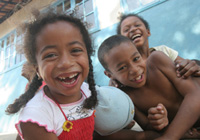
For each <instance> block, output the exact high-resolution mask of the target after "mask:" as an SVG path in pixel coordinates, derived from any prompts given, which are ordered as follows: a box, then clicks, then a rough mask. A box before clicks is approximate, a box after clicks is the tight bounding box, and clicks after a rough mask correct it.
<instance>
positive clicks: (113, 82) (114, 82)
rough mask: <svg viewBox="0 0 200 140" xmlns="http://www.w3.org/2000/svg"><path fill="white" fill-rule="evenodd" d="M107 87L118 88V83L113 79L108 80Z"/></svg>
mask: <svg viewBox="0 0 200 140" xmlns="http://www.w3.org/2000/svg"><path fill="white" fill-rule="evenodd" d="M109 86H113V87H116V88H118V86H119V85H118V83H117V81H116V80H115V79H112V78H110V81H109Z"/></svg>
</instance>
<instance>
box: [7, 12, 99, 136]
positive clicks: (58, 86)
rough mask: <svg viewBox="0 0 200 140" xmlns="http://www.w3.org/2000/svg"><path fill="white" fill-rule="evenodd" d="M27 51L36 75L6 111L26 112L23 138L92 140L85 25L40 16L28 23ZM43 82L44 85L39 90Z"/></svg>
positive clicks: (90, 71)
mask: <svg viewBox="0 0 200 140" xmlns="http://www.w3.org/2000/svg"><path fill="white" fill-rule="evenodd" d="M23 47H24V48H23V49H24V53H25V56H26V58H27V60H28V62H29V63H30V64H32V65H34V67H35V70H36V72H37V74H36V75H35V76H34V78H33V80H32V81H31V83H30V85H29V87H28V90H27V91H26V92H25V93H24V94H22V95H21V96H20V97H19V98H18V99H16V100H15V102H14V103H13V104H10V105H9V106H8V108H7V110H6V112H7V113H9V114H14V113H17V112H18V111H19V110H20V109H21V108H22V111H21V112H20V115H19V122H18V123H17V124H16V128H17V130H18V133H19V135H20V136H21V139H27V140H47V139H48V140H57V139H70V140H77V139H81V140H92V139H93V131H94V109H93V108H94V107H95V106H96V104H97V96H96V95H97V93H96V89H95V82H94V79H93V67H92V61H91V58H90V56H91V54H92V52H93V50H92V46H91V40H90V37H89V34H88V32H87V30H86V28H85V26H84V25H83V24H82V23H81V21H80V20H79V19H76V18H73V17H71V16H67V15H64V14H63V15H57V14H54V13H47V14H43V15H39V16H38V17H37V18H36V20H34V21H33V22H30V23H29V24H28V27H27V30H26V36H25V44H24V46H23ZM86 78H87V81H88V83H89V85H88V84H87V83H85V82H84V81H85V80H86ZM43 80H44V81H45V83H46V86H44V87H43V88H42V89H41V90H39V91H37V90H38V88H39V87H40V86H41V85H42V81H43ZM36 92H37V94H36ZM23 107H24V108H23Z"/></svg>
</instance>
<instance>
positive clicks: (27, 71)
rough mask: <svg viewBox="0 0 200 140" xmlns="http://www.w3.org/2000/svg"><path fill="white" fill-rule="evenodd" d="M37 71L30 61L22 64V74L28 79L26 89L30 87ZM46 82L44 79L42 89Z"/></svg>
mask: <svg viewBox="0 0 200 140" xmlns="http://www.w3.org/2000/svg"><path fill="white" fill-rule="evenodd" d="M35 74H36V71H35V68H34V66H33V65H31V64H30V63H29V62H25V63H24V64H23V66H22V73H21V75H22V76H23V77H25V78H26V79H27V80H28V83H27V84H26V89H25V90H27V89H28V86H29V84H30V83H31V81H32V80H33V77H34V76H35ZM45 85H46V84H45V82H44V81H42V85H41V86H40V89H41V88H42V87H43V86H45Z"/></svg>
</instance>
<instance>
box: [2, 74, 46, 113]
mask: <svg viewBox="0 0 200 140" xmlns="http://www.w3.org/2000/svg"><path fill="white" fill-rule="evenodd" d="M41 85H42V79H40V80H38V76H37V74H36V75H35V77H34V78H33V80H32V81H31V83H30V84H29V86H28V90H26V92H25V93H24V94H22V95H21V96H20V97H19V98H18V99H15V101H14V103H13V104H10V105H9V106H8V107H7V109H6V112H7V113H8V114H14V113H17V112H18V111H19V110H20V109H21V108H22V107H24V106H25V105H26V103H27V102H28V101H29V100H30V99H31V98H33V96H34V95H35V93H36V91H37V90H38V89H39V87H40V86H41Z"/></svg>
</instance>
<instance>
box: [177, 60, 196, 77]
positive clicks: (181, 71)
mask: <svg viewBox="0 0 200 140" xmlns="http://www.w3.org/2000/svg"><path fill="white" fill-rule="evenodd" d="M175 63H176V72H177V76H178V77H182V78H187V77H189V76H191V75H193V76H200V66H199V65H197V63H196V62H195V61H193V60H188V59H184V60H176V62H175Z"/></svg>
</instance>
